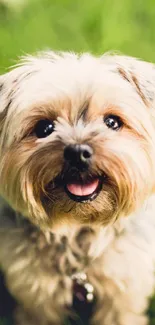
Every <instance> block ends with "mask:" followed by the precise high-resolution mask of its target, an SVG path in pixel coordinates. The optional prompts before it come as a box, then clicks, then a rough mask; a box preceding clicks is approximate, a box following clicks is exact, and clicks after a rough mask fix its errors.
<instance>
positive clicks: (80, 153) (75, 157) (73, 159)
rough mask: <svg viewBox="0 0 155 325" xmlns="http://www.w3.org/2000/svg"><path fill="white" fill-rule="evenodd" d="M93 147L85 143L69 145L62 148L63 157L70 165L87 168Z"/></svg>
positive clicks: (81, 168)
mask: <svg viewBox="0 0 155 325" xmlns="http://www.w3.org/2000/svg"><path fill="white" fill-rule="evenodd" d="M92 154H93V149H92V148H91V147H90V146H89V145H87V144H75V145H69V146H67V147H66V148H65V150H64V158H65V160H67V161H68V162H69V163H70V165H71V166H73V167H77V168H78V169H80V170H83V169H87V168H88V166H89V163H90V158H91V156H92Z"/></svg>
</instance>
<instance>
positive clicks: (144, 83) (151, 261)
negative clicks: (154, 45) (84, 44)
mask: <svg viewBox="0 0 155 325" xmlns="http://www.w3.org/2000/svg"><path fill="white" fill-rule="evenodd" d="M154 99H155V67H154V65H153V64H150V63H145V62H141V61H139V60H136V59H133V58H129V57H123V56H118V55H113V56H112V55H104V56H102V57H100V58H96V57H93V56H91V55H89V54H83V55H76V54H74V53H58V54H57V53H53V52H48V53H41V54H38V55H37V56H36V57H31V56H28V57H27V58H25V59H23V60H22V62H21V63H20V64H19V65H18V66H16V67H15V68H14V69H13V70H12V71H11V72H8V73H6V74H5V75H2V76H1V77H0V194H1V197H2V199H1V212H0V265H1V269H2V272H3V273H4V275H5V280H6V285H7V287H8V289H9V291H10V293H11V294H12V295H13V296H14V297H15V299H16V301H17V303H18V307H17V309H16V313H15V319H16V324H18V325H36V324H40V325H60V324H63V321H64V319H65V317H67V314H69V313H70V309H71V307H72V304H73V300H74V299H73V297H74V296H75V295H76V296H77V294H78V297H79V300H80V294H81V295H82V293H81V292H82V291H80V290H82V289H80V288H84V289H85V290H86V292H85V296H86V297H85V298H86V300H87V303H88V304H89V303H91V302H92V300H93V299H94V297H95V303H94V304H93V311H92V315H91V319H90V323H91V324H94V325H146V324H148V319H147V316H146V315H145V311H146V309H147V306H148V297H149V296H151V295H152V293H153V289H154V284H155V281H154V280H155V278H154V271H155V268H154V266H155V100H154ZM78 286H79V287H78ZM80 286H81V287H80ZM78 290H79V291H78ZM82 299H83V297H82ZM83 306H85V301H84V304H83ZM84 313H85V307H84V308H83V314H84Z"/></svg>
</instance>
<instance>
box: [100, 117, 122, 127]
mask: <svg viewBox="0 0 155 325" xmlns="http://www.w3.org/2000/svg"><path fill="white" fill-rule="evenodd" d="M104 123H105V124H106V126H107V127H108V128H110V129H112V130H115V131H117V130H119V129H120V128H121V126H122V125H123V122H122V120H121V119H120V117H119V116H116V115H108V116H106V117H105V119H104Z"/></svg>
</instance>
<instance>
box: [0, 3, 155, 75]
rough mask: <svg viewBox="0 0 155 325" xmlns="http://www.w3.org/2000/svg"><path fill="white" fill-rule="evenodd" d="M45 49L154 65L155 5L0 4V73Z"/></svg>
mask: <svg viewBox="0 0 155 325" xmlns="http://www.w3.org/2000/svg"><path fill="white" fill-rule="evenodd" d="M46 48H52V49H56V50H72V51H78V52H79V51H80V52H81V51H82V52H83V51H91V52H93V53H95V54H101V53H103V52H105V51H109V50H117V51H121V52H123V53H125V54H128V55H132V56H137V57H141V58H143V59H145V60H148V61H155V58H154V57H155V0H147V1H146V0H0V72H4V71H5V68H6V67H8V66H9V65H12V64H14V62H15V61H14V60H15V59H17V57H18V56H20V55H23V54H25V53H29V52H31V53H32V52H35V51H36V50H41V49H46Z"/></svg>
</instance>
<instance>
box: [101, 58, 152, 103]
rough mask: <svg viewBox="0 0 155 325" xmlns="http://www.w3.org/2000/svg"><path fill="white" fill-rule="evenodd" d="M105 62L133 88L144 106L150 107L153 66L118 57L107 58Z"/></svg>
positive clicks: (136, 60) (133, 59)
mask: <svg viewBox="0 0 155 325" xmlns="http://www.w3.org/2000/svg"><path fill="white" fill-rule="evenodd" d="M105 59H106V56H105ZM107 61H108V63H110V62H111V64H112V66H113V68H114V69H115V71H116V72H118V73H119V74H120V76H121V77H122V78H124V80H126V81H127V82H129V83H130V84H131V85H132V87H134V89H135V91H136V92H137V93H138V95H139V96H140V97H141V99H142V101H143V102H144V104H145V105H146V106H148V107H150V106H152V103H153V101H154V99H155V65H154V64H152V63H148V62H144V61H141V60H138V59H135V58H130V57H126V56H119V55H114V56H111V57H109V58H108V57H107Z"/></svg>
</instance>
